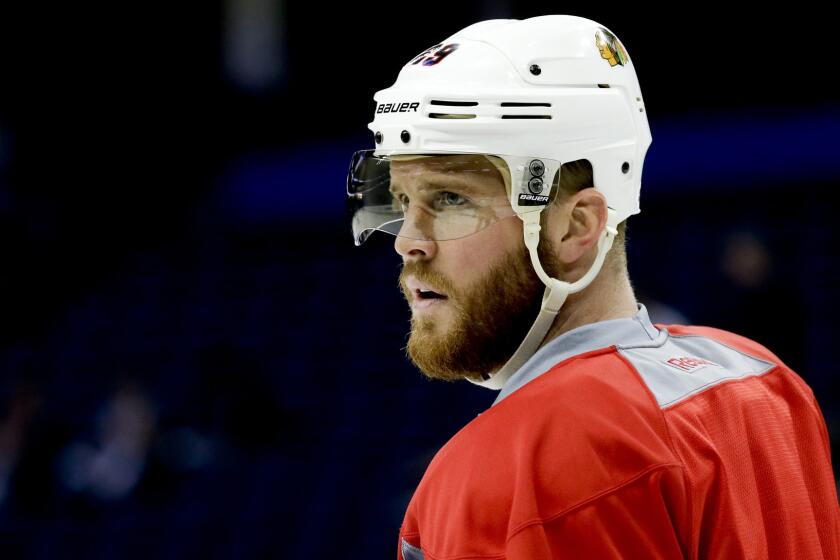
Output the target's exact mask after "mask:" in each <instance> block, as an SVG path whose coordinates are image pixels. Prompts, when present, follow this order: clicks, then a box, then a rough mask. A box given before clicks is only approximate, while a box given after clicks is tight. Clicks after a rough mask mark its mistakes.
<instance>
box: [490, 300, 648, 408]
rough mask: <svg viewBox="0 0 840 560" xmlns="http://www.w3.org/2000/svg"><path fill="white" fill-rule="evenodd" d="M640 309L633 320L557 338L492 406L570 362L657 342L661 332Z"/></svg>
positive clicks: (602, 324) (521, 370)
mask: <svg viewBox="0 0 840 560" xmlns="http://www.w3.org/2000/svg"><path fill="white" fill-rule="evenodd" d="M636 307H637V312H636V314H635V315H634V316H633V317H621V318H619V319H609V320H606V321H597V322H595V323H589V324H586V325H581V326H580V327H577V328H575V329H572V330H570V331H567V332H564V333H563V334H561V335H559V336H557V337H556V338H553V339H552V340H551V341H549V342H548V344H546V345H545V346H543V347H542V348H540V349H539V350H537V351H536V352H535V353H534V355H533V356H531V358H530V359H529V360H528V361H527V362H525V363H524V364H523V365H522V367H521V368H519V369H518V370H516V371H515V372H514V373H513V375H511V376H510V377H509V378H508V380H507V381H506V382H505V384H504V385H503V386H502V389H501V391H499V395H498V396H497V397H496V400H495V401H493V405H491V406H495V405H496V404H498V403H499V402H500V401H501V400H503V399H504V398H505V397H507V396H508V395H510V394H511V393H513V392H514V391H516V390H517V389H519V388H520V387H522V386H523V385H525V384H526V383H528V382H530V381H533V380H534V379H536V378H537V377H539V376H540V375H542V374H543V373H545V372H546V371H548V370H549V369H551V367H552V366H554V365H555V364H557V363H559V362H561V361H563V360H565V359H566V358H570V357H571V356H576V355H578V354H584V353H586V352H591V351H592V350H598V349H599V348H607V347H609V346H612V345H614V344H615V345H621V346H625V345H633V344H643V343H645V342H650V341H652V340H655V339H656V338H657V337H658V336H659V329H657V328H656V327H655V326H653V323H651V321H650V317H649V316H648V311H647V307H645V305H644V304H643V303H640V302H636Z"/></svg>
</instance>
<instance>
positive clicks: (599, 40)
mask: <svg viewBox="0 0 840 560" xmlns="http://www.w3.org/2000/svg"><path fill="white" fill-rule="evenodd" d="M595 46H596V47H598V50H599V51H600V52H601V58H603V59H606V61H607V62H609V63H610V66H616V65H621V66H625V65H626V64H627V62H628V61H629V60H630V58H629V57H628V56H627V51H625V50H624V46H623V45H622V44H621V42H620V41H619V40H618V39H616V37H615V35H613V34H612V33H610V32H609V31H607V30H606V29H604V28H603V27H601V28H600V29H599V30H598V31H596V32H595Z"/></svg>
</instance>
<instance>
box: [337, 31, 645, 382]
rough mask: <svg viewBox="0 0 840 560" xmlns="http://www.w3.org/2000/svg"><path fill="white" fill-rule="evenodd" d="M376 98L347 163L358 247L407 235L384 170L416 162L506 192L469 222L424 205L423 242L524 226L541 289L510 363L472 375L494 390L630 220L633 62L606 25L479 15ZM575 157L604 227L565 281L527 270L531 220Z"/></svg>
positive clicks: (636, 123) (536, 226)
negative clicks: (503, 223) (592, 256)
mask: <svg viewBox="0 0 840 560" xmlns="http://www.w3.org/2000/svg"><path fill="white" fill-rule="evenodd" d="M374 100H375V101H376V109H375V111H376V112H375V115H374V120H373V122H371V123H370V124H369V125H368V128H369V129H370V130H371V131H372V132H373V134H374V142H375V146H376V147H375V148H373V149H368V150H360V151H358V152H356V153H355V154H354V155H353V158H352V161H351V165H350V171H349V173H348V178H347V193H348V197H349V200H350V204H351V208H352V210H353V232H354V238H355V241H356V244H357V245H358V244H360V243H362V242H363V241H364V240H365V239H366V237H367V236H368V235H369V234H370V233H371V232H372V231H374V230H380V231H385V232H388V233H391V234H393V235H405V236H412V235H416V233H415V230H414V229H413V228H411V230H410V231H411V232H410V233H409V229H408V228H404V227H403V225H404V222H405V219H404V214H403V210H404V207H402V206H401V205H400V204H399V200H396V201H395V200H394V198H393V194H394V193H393V190H394V189H393V186H394V185H393V184H392V182H391V170H390V168H391V166H390V163H391V162H392V161H400V160H404V159H413V158H416V157H419V156H426V157H428V158H430V159H429V162H430V163H431V165H433V168H434V169H436V170H437V171H439V172H440V173H444V174H446V175H448V176H453V175H454V174H456V173H461V174H462V175H463V174H466V175H474V176H477V175H482V176H484V177H486V176H487V172H489V171H492V172H494V173H499V172H501V175H502V177H503V178H504V183H505V184H504V188H505V189H506V192H504V194H505V195H506V196H504V197H503V199H504V200H505V202H506V203H502V204H500V203H499V197H498V196H496V195H498V193H492V194H488V195H487V196H486V197H485V198H483V199H482V203H483V204H484V205H483V206H482V210H481V212H482V213H481V215H480V216H476V215H475V212H473V213H472V214H470V213H468V212H463V211H460V213H459V212H454V213H453V212H450V211H449V210H451V209H452V208H453V207H454V206H453V205H452V204H449V202H450V199H446V200H444V201H443V202H441V200H442V199H441V198H440V196H438V197H437V198H436V199H435V200H433V201H432V202H431V204H430V205H429V206H428V208H429V212H428V213H429V215H430V216H432V217H433V218H434V219H433V220H431V222H433V223H435V224H436V225H435V227H433V228H431V230H430V231H425V232H424V234H423V235H426V236H431V237H432V238H434V239H437V240H445V239H453V238H457V237H462V236H464V235H469V234H471V233H474V232H475V231H478V230H479V229H481V228H482V227H486V226H487V225H488V224H490V223H492V222H493V221H495V220H497V219H502V218H506V217H511V216H514V215H516V216H519V218H521V219H522V220H523V222H524V224H525V227H524V234H525V244H526V246H527V247H528V249H529V251H530V254H531V262H532V264H533V266H534V269H535V271H536V273H537V274H538V275H539V277H540V279H541V280H542V281H543V283H545V285H546V291H545V295H544V297H543V305H542V309H541V311H540V315H539V316H538V317H537V319H536V322H535V323H534V326H533V327H532V329H531V331H530V332H529V333H528V335H527V337H526V338H525V340H524V341H523V342H522V344H521V345H520V347H519V349H518V350H517V351H516V353H514V355H513V356H512V357H511V359H510V360H509V361H508V363H507V364H506V365H505V366H504V367H502V368H501V369H500V370H498V371H497V372H493V373H488V374H486V375H485V380H484V381H481V382H477V381H474V380H470V381H472V382H473V383H476V384H479V385H483V386H485V387H489V388H494V389H499V388H501V386H502V385H503V383H504V381H505V380H506V379H507V378H508V377H509V376H510V374H512V373H513V372H514V371H516V369H518V368H519V367H521V365H522V364H523V363H524V362H525V361H526V360H527V359H528V358H529V357H530V356H531V355H532V354H533V353H534V352H535V351H536V349H537V348H538V347H539V344H540V343H541V342H542V340H543V338H544V336H545V334H546V333H547V332H548V329H549V327H550V326H551V323H552V322H553V320H554V317H555V316H556V314H557V312H558V311H559V309H560V307H561V306H562V305H563V302H564V301H565V299H566V297H567V295H568V294H569V293H573V292H577V291H580V290H582V289H583V288H585V287H586V286H587V285H589V283H590V282H591V281H592V280H593V279H594V278H595V276H596V275H597V274H598V272H599V271H600V269H601V266H602V264H603V261H604V257H605V256H606V253H607V252H608V251H609V249H610V247H611V245H612V241H613V239H614V237H615V235H616V234H617V229H616V228H617V226H618V224H619V223H620V222H622V221H623V220H625V219H626V218H627V217H629V216H631V215H633V214H637V213H639V212H640V208H639V192H640V189H641V178H642V166H643V163H644V159H645V154H646V152H647V149H648V147H649V146H650V143H651V134H650V127H649V125H648V121H647V114H646V112H645V108H644V102H643V100H642V93H641V89H640V87H639V82H638V79H637V77H636V72H635V69H634V67H633V63H632V62H631V60H630V58H629V56H628V54H627V51H626V49H625V48H624V46H623V45H622V44H621V42H620V41H619V40H618V38H616V36H615V35H614V34H613V33H612V32H611V31H610V30H609V29H607V28H606V27H605V26H603V25H601V24H599V23H597V22H595V21H592V20H589V19H586V18H583V17H578V16H571V15H546V16H539V17H533V18H529V19H525V20H513V19H510V20H503V19H498V20H488V21H482V22H478V23H475V24H473V25H470V26H468V27H466V28H464V29H462V30H461V31H458V32H457V33H455V34H454V35H452V36H450V37H449V38H447V39H446V40H444V41H442V42H440V43H438V44H436V45H435V46H433V47H431V48H429V49H426V50H425V51H423V52H422V53H420V54H419V55H418V56H417V57H415V58H414V59H412V60H411V61H409V62H408V63H407V64H406V65H405V66H404V67H403V68H402V70H401V71H400V74H399V76H398V77H397V80H396V82H395V83H394V84H393V85H392V86H391V87H389V88H387V89H383V90H381V91H378V92H377V93H376V94H375V96H374ZM469 155H473V156H482V157H481V158H478V157H472V158H470V157H469ZM465 158H466V159H465ZM580 159H586V160H588V161H589V162H590V163H591V165H592V173H593V182H594V187H595V188H596V189H597V190H599V191H600V192H602V193H603V194H604V196H605V198H606V200H607V205H608V219H607V224H606V227H605V229H604V231H603V232H602V236H601V239H600V240H599V244H598V248H599V252H598V258H597V259H596V261H595V263H594V264H593V266H592V267H591V269H590V270H589V271H588V272H587V274H586V275H584V277H583V278H581V279H580V280H578V281H577V282H574V283H572V284H570V283H567V282H562V281H560V280H557V279H554V278H550V277H549V276H548V275H547V274H546V273H545V272H544V270H543V268H542V266H541V264H540V262H539V258H538V256H537V244H538V243H539V231H540V221H539V215H540V212H541V211H542V210H543V209H544V208H545V207H546V205H547V204H549V202H550V195H552V194H553V193H552V189H551V187H552V185H556V184H558V180H559V175H558V174H559V172H560V166H561V165H562V164H563V163H567V162H572V161H575V160H580ZM465 163H466V165H465ZM426 169H427V170H428V169H429V167H428V165H427V166H426ZM403 171H405V169H403ZM497 176H498V175H497ZM402 178H403V179H405V176H403V177H402ZM549 178H553V180H552V181H551V182H549V181H548V179H549ZM544 179H545V181H544ZM446 194H447V195H450V194H452V193H450V192H448V191H446ZM456 201H457V200H456ZM436 205H439V206H441V207H445V208H446V211H443V210H441V209H440V208H438V207H437V206H436ZM453 216H454V217H455V218H454V219H453V218H452V217H453Z"/></svg>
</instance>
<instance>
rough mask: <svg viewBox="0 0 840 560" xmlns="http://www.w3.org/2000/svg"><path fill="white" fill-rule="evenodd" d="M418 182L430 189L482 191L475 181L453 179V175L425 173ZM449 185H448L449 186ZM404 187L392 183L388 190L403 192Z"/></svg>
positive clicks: (461, 178)
mask: <svg viewBox="0 0 840 560" xmlns="http://www.w3.org/2000/svg"><path fill="white" fill-rule="evenodd" d="M441 177H443V178H445V181H441V179H440V178H441ZM417 182H418V183H419V184H420V185H421V186H424V187H428V186H431V185H441V183H443V184H442V185H441V186H443V187H445V188H446V187H449V188H453V189H462V190H468V191H471V192H476V191H479V190H481V187H479V186H478V185H476V184H475V182H474V181H470V180H468V179H466V178H464V177H453V176H451V175H442V174H440V173H437V174H430V173H424V174H423V176H422V177H420V178H419V179H418V180H417ZM447 183H448V184H447ZM401 189H402V187H401V186H400V184H399V183H395V182H393V181H392V182H391V184H390V185H389V187H388V190H390V191H391V192H394V190H401Z"/></svg>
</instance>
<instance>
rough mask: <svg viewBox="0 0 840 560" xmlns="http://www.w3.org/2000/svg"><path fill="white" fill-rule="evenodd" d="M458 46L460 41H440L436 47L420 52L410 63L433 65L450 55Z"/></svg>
mask: <svg viewBox="0 0 840 560" xmlns="http://www.w3.org/2000/svg"><path fill="white" fill-rule="evenodd" d="M457 48H458V43H450V44H448V45H444V44H442V43H438V44H437V45H435V46H434V47H429V48H428V49H426V50H425V51H423V52H421V53H420V54H418V55H417V56H416V57H414V59H413V60H412V61H411V62H410V63H409V64H420V65H421V66H432V65H434V64H437V63H438V62H440V61H441V60H443V59H444V58H446V57H447V56H448V55H450V54H451V53H452V52H453V51H454V50H455V49H457Z"/></svg>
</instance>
